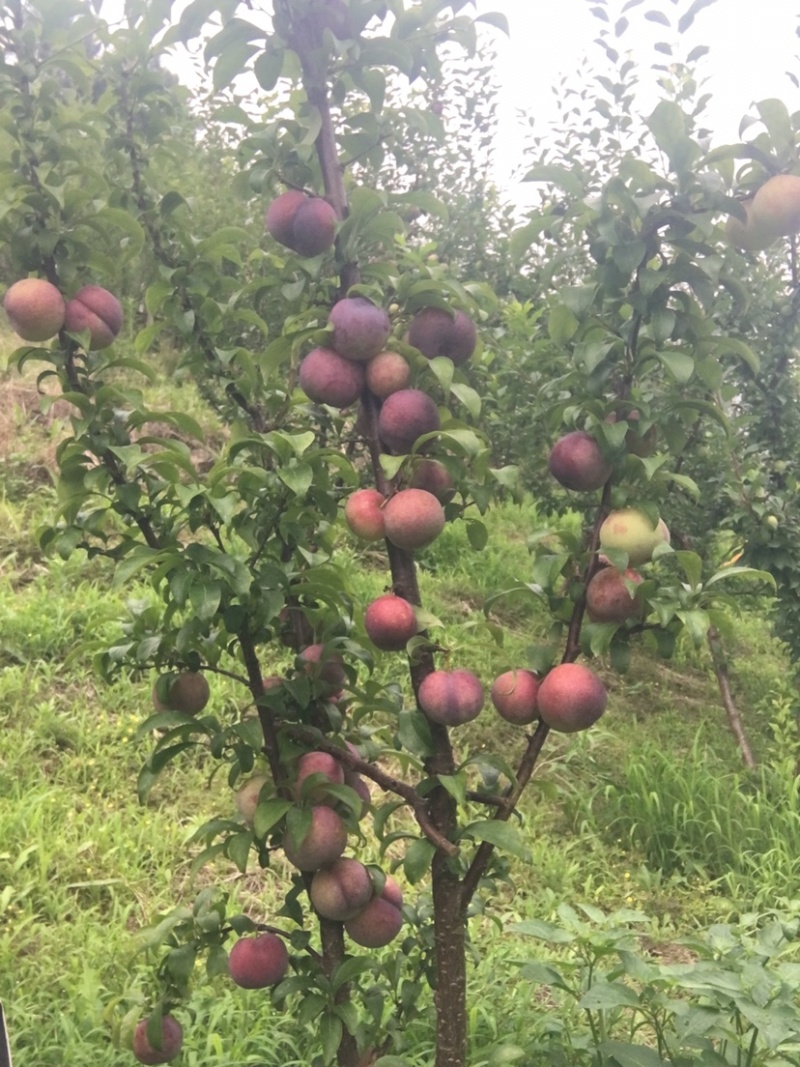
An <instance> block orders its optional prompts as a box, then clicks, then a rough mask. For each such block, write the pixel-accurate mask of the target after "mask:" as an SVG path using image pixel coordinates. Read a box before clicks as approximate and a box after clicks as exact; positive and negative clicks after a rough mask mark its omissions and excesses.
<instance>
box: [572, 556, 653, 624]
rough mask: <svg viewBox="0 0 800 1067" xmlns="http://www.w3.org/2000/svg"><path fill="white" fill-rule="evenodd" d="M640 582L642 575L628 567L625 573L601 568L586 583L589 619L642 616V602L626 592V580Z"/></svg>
mask: <svg viewBox="0 0 800 1067" xmlns="http://www.w3.org/2000/svg"><path fill="white" fill-rule="evenodd" d="M626 578H627V579H628V581H629V582H636V583H639V582H641V580H642V576H641V575H640V574H637V573H636V571H634V570H631V569H630V567H629V568H628V569H627V570H626V571H625V573H624V574H620V572H619V571H618V570H617V569H616V567H604V568H603V569H602V570H601V571H598V572H597V574H595V575H594V576H593V577H592V580H591V581H590V582H589V584H588V585H587V586H586V611H587V613H588V615H589V618H590V619H591V621H592V622H625V621H626V620H627V619H637V618H641V616H642V610H643V607H644V605H643V604H642V602H641V601H640V600H637V598H636V597H635V596H634V594H633V593H632V592H630V591H629V589H628V586H627V585H626V584H625V579H626Z"/></svg>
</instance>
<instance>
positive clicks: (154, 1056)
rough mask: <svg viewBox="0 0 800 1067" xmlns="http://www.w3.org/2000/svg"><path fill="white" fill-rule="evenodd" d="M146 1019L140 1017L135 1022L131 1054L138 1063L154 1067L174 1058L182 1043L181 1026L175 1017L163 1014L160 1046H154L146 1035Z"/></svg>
mask: <svg viewBox="0 0 800 1067" xmlns="http://www.w3.org/2000/svg"><path fill="white" fill-rule="evenodd" d="M148 1021H149V1020H147V1019H142V1020H141V1021H140V1022H138V1023H137V1024H136V1029H135V1030H134V1031H133V1054H134V1056H135V1057H136V1059H137V1060H138V1061H139V1063H144V1064H147V1065H148V1067H154V1065H156V1064H160V1063H169V1061H170V1060H174V1059H175V1057H176V1056H177V1055H178V1053H179V1052H180V1050H181V1045H182V1044H183V1027H182V1026H181V1024H180V1023H179V1022H178V1020H177V1019H175V1018H173V1016H171V1015H165V1016H164V1017H163V1018H162V1020H161V1047H160V1048H156V1046H155V1045H151V1044H150V1039H149V1038H148V1036H147V1025H148Z"/></svg>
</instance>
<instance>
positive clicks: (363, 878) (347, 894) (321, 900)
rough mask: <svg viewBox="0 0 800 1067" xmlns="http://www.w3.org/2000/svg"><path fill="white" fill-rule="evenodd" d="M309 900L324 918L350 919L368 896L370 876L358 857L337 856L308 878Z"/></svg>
mask: <svg viewBox="0 0 800 1067" xmlns="http://www.w3.org/2000/svg"><path fill="white" fill-rule="evenodd" d="M309 895H310V897H311V903H312V904H313V905H314V907H315V908H316V909H317V911H318V912H319V914H320V915H321V916H322V917H323V918H324V919H334V920H335V921H336V922H345V920H346V919H354V918H355V916H356V915H358V913H359V912H360V911H362V910H363V909H364V908H365V907H366V906H367V904H368V903H369V901H370V899H371V898H372V879H371V878H370V876H369V871H368V870H367V868H366V867H365V866H364V864H363V863H360V862H359V861H358V860H351V859H339V860H336V862H335V863H332V864H331V865H330V866H329V867H323V868H322V869H321V870H319V871H317V873H316V874H315V875H314V877H313V878H312V879H311V889H310V890H309Z"/></svg>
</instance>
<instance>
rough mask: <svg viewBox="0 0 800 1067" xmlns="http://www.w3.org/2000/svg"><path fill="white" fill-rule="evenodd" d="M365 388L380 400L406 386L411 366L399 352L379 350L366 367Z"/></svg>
mask: <svg viewBox="0 0 800 1067" xmlns="http://www.w3.org/2000/svg"><path fill="white" fill-rule="evenodd" d="M366 377H367V388H368V389H369V391H370V392H371V393H372V394H373V395H374V396H377V397H378V398H379V399H380V400H385V399H386V397H387V396H391V394H392V393H397V392H399V391H400V390H401V389H405V388H406V387H407V386H408V382H409V379H410V378H411V367H409V365H408V363H406V361H405V359H403V357H402V356H401V355H400V353H399V352H379V353H378V355H377V356H373V358H372V359H371V360H370V361H369V363H368V364H367V367H366Z"/></svg>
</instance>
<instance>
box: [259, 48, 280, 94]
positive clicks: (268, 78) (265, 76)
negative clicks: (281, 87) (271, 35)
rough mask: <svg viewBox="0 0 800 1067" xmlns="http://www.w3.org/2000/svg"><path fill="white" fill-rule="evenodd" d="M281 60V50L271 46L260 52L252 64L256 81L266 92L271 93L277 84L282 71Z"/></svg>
mask: <svg viewBox="0 0 800 1067" xmlns="http://www.w3.org/2000/svg"><path fill="white" fill-rule="evenodd" d="M283 58H284V53H283V49H282V48H275V47H272V46H271V47H269V48H267V49H266V51H264V52H262V53H261V55H260V56H259V57H258V59H257V60H256V61H255V63H254V64H253V74H255V76H256V81H257V82H258V84H259V85H260V86H261V88H262V89H264V90H266V92H271V91H272V90H273V89H274V88H275V86H276V85H277V84H278V78H280V76H281V71H282V70H283Z"/></svg>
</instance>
